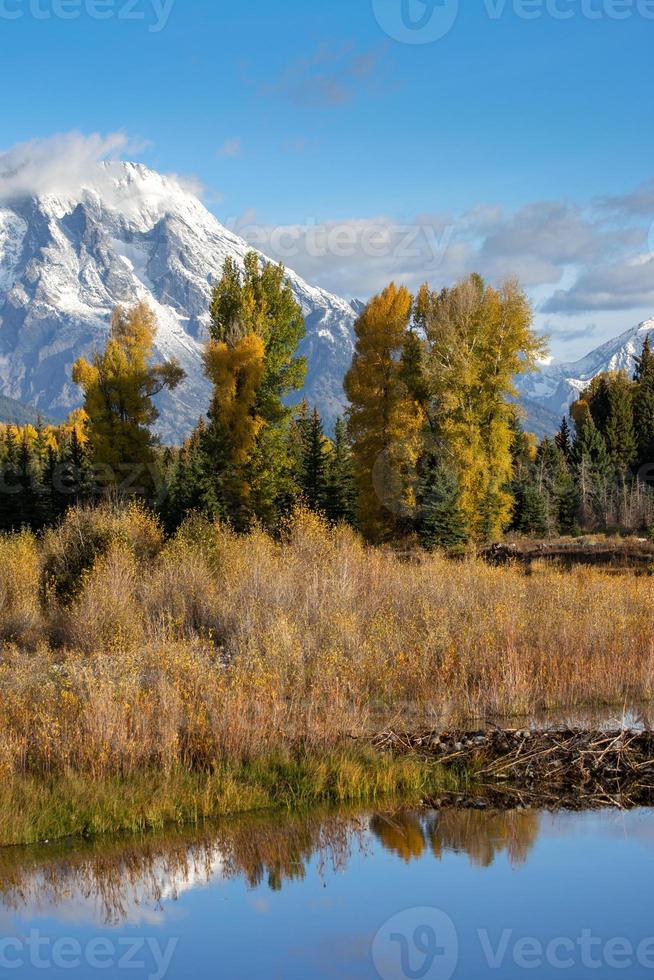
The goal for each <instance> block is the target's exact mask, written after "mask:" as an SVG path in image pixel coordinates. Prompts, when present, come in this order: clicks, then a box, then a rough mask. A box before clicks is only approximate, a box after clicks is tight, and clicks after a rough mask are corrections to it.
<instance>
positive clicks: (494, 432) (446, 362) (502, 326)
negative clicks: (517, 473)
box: [416, 275, 545, 540]
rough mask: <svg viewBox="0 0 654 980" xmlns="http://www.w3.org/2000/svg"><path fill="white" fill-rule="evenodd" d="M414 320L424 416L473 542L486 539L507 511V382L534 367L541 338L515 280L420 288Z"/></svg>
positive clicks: (496, 532)
mask: <svg viewBox="0 0 654 980" xmlns="http://www.w3.org/2000/svg"><path fill="white" fill-rule="evenodd" d="M416 318H417V320H418V322H419V324H420V327H421V329H422V330H423V331H424V334H425V338H426V345H425V349H426V354H425V359H424V363H425V375H426V379H427V388H428V391H429V409H428V411H429V413H430V414H431V416H432V423H433V428H434V430H435V431H436V432H437V439H438V442H439V447H440V451H441V452H442V454H443V456H444V458H445V459H446V461H447V465H448V467H449V468H450V469H451V470H452V471H453V472H454V473H456V475H457V478H458V484H459V488H460V506H461V510H462V511H463V513H464V515H465V517H466V520H467V523H468V526H469V528H470V531H471V534H472V536H473V538H475V539H477V540H489V539H490V540H493V539H495V538H497V537H499V536H500V535H501V533H502V532H503V531H504V529H505V528H506V527H507V526H508V523H509V521H510V518H511V512H512V507H513V498H512V495H511V493H510V491H509V483H510V480H511V477H512V457H511V445H512V441H513V430H512V418H513V413H514V411H515V406H514V404H513V402H512V399H513V398H514V397H515V396H516V391H515V387H514V379H515V377H516V375H518V374H521V373H523V372H525V371H529V370H533V369H534V368H535V366H536V362H537V359H538V357H540V356H542V355H543V354H544V353H545V345H544V341H543V340H542V339H541V338H539V337H538V336H537V335H536V334H535V333H534V331H533V329H532V321H533V315H532V311H531V308H530V305H529V301H528V300H527V297H526V296H525V294H524V292H523V291H522V290H521V289H520V287H519V285H518V284H517V282H515V281H510V282H507V283H505V284H504V285H503V286H501V287H500V288H499V289H495V288H493V287H492V286H488V285H487V284H486V283H484V281H483V280H482V279H481V277H480V276H477V275H473V276H470V277H469V278H468V279H465V280H464V281H463V282H461V283H459V284H458V285H456V286H454V287H453V288H452V289H445V290H442V291H441V292H440V293H430V292H429V291H428V290H427V289H423V290H421V292H420V294H419V299H418V303H417V304H416Z"/></svg>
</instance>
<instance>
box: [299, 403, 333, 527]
mask: <svg viewBox="0 0 654 980" xmlns="http://www.w3.org/2000/svg"><path fill="white" fill-rule="evenodd" d="M303 429H304V438H303V447H302V469H301V483H300V488H301V490H302V495H303V497H304V500H305V503H306V504H307V506H308V507H309V508H310V509H311V510H315V511H316V512H319V513H324V512H325V509H326V500H327V459H326V455H325V433H324V430H323V425H322V419H321V418H320V413H319V412H318V409H317V408H314V410H313V412H312V414H311V417H310V418H309V419H308V420H307V423H306V424H305V426H304V427H303Z"/></svg>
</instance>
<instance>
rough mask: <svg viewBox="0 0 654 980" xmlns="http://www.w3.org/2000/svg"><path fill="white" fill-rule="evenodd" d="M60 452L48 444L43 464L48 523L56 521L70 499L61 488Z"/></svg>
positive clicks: (42, 471) (43, 485)
mask: <svg viewBox="0 0 654 980" xmlns="http://www.w3.org/2000/svg"><path fill="white" fill-rule="evenodd" d="M59 465H60V464H59V454H58V453H57V452H56V450H55V449H54V448H53V447H52V445H48V446H47V447H46V449H45V459H44V461H43V463H42V466H41V489H42V494H43V506H44V510H45V511H46V514H47V518H46V523H47V524H54V523H56V522H57V521H58V520H59V518H60V517H61V516H62V515H63V513H64V512H65V510H66V507H67V504H68V501H67V499H66V497H65V496H64V494H62V493H61V491H60V489H59Z"/></svg>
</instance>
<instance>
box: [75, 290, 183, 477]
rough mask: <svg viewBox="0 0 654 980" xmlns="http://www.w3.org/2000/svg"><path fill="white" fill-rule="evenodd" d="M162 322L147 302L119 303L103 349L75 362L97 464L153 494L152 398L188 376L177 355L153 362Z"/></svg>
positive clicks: (106, 473)
mask: <svg viewBox="0 0 654 980" xmlns="http://www.w3.org/2000/svg"><path fill="white" fill-rule="evenodd" d="M156 330H157V324H156V319H155V316H154V313H153V312H152V310H151V309H150V308H149V307H148V306H147V305H146V304H144V303H139V304H138V305H137V306H135V307H133V308H132V309H131V310H126V309H123V308H122V307H117V308H116V310H115V311H114V314H113V316H112V320H111V328H110V332H109V339H108V340H107V344H106V346H105V349H104V351H103V352H102V353H96V354H94V355H93V357H92V358H91V360H90V361H87V360H86V359H85V358H80V359H79V360H77V361H76V362H75V364H74V365H73V381H75V383H76V384H78V385H80V386H81V388H82V390H83V391H84V412H85V413H86V417H87V422H86V433H87V436H88V442H89V446H90V449H91V453H92V456H93V461H94V463H95V464H96V465H97V466H99V467H102V470H103V479H104V480H105V481H106V482H107V484H108V486H110V487H111V486H113V487H117V488H120V487H125V488H126V489H127V490H128V491H129V492H135V491H136V490H139V491H143V492H145V493H146V494H150V493H152V491H153V489H154V485H155V483H156V479H155V466H154V446H155V445H156V438H155V436H154V435H153V433H152V431H151V426H152V425H153V423H154V422H155V421H156V420H157V418H158V417H159V412H158V411H157V409H156V407H155V404H154V401H153V398H154V397H155V396H156V395H158V394H159V393H160V392H162V391H164V389H168V390H172V389H174V388H176V387H177V385H178V384H179V383H180V381H181V380H182V379H183V378H184V371H183V370H182V368H181V367H180V366H179V365H178V364H177V362H176V361H175V360H169V361H163V362H161V363H156V364H153V363H151V358H152V352H153V346H154V339H155V335H156Z"/></svg>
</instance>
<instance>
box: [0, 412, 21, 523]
mask: <svg viewBox="0 0 654 980" xmlns="http://www.w3.org/2000/svg"><path fill="white" fill-rule="evenodd" d="M19 463H20V461H19V447H18V442H17V440H16V434H15V432H14V430H13V428H11V427H9V428H7V429H6V430H5V433H4V438H3V440H2V473H1V480H0V531H12V530H16V529H17V528H19V527H20V525H21V519H22V512H21V503H20V497H21V493H22V487H21V482H20V472H19Z"/></svg>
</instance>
